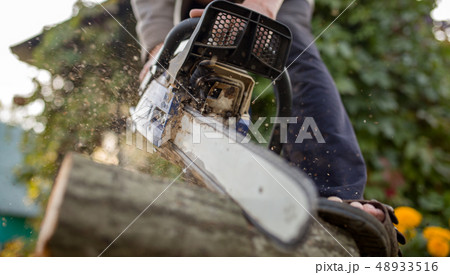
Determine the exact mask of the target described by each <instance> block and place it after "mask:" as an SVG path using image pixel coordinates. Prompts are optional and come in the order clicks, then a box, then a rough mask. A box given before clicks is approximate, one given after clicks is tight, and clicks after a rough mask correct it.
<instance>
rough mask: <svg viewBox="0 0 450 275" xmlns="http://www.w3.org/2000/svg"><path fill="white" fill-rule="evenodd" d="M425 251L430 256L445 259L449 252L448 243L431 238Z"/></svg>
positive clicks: (440, 239)
mask: <svg viewBox="0 0 450 275" xmlns="http://www.w3.org/2000/svg"><path fill="white" fill-rule="evenodd" d="M427 250H428V253H430V255H431V256H434V257H447V256H448V254H449V252H450V245H449V241H448V240H446V239H443V238H440V237H433V238H431V239H430V240H429V241H428V243H427Z"/></svg>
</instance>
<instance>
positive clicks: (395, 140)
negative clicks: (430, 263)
mask: <svg viewBox="0 0 450 275" xmlns="http://www.w3.org/2000/svg"><path fill="white" fill-rule="evenodd" d="M350 2H351V1H332V0H316V11H315V16H314V19H313V28H314V33H320V32H321V31H322V30H323V29H324V28H325V27H326V26H327V25H328V24H329V23H330V22H331V21H332V20H333V19H334V18H335V17H336V16H337V15H338V14H339V13H340V12H342V11H343V10H344V9H345V7H346V6H347V5H348V4H349V3H350ZM434 6H435V3H434V1H429V0H427V1H425V0H424V1H411V0H399V1H390V2H389V1H358V2H355V4H354V6H353V7H351V8H350V9H349V10H347V11H346V12H345V13H344V14H343V15H342V16H341V17H340V18H339V19H338V20H337V21H336V23H335V24H333V25H332V26H331V27H330V29H329V30H328V31H326V32H325V33H324V35H323V36H322V37H321V38H320V39H318V40H317V46H318V48H319V50H320V52H321V54H322V58H323V59H324V61H325V64H326V65H327V66H328V68H329V70H330V72H331V74H332V75H333V77H334V79H335V81H336V84H337V86H338V89H339V91H340V92H341V94H342V99H343V101H344V104H345V106H346V108H347V111H348V113H349V116H350V118H351V120H352V122H353V125H354V127H355V131H356V135H357V137H358V140H359V143H360V146H361V150H362V151H363V155H364V157H365V159H366V162H367V165H368V172H369V182H368V186H367V188H366V194H365V196H366V197H367V198H376V199H379V200H382V201H387V202H389V203H392V204H394V205H402V204H403V205H409V206H413V207H415V208H416V209H418V210H419V211H420V212H421V213H423V214H424V219H425V223H426V224H434V225H441V226H444V227H448V222H449V217H450V190H449V186H450V153H449V152H450V142H449V139H448V133H449V132H450V101H449V99H450V79H449V77H448V76H449V69H448V68H450V45H449V43H448V42H438V41H437V40H436V39H435V38H434V35H433V33H432V29H433V22H432V20H431V18H430V16H429V13H430V11H431V10H432V9H433V8H434ZM411 247H412V246H411ZM411 251H412V250H411ZM414 255H416V254H414Z"/></svg>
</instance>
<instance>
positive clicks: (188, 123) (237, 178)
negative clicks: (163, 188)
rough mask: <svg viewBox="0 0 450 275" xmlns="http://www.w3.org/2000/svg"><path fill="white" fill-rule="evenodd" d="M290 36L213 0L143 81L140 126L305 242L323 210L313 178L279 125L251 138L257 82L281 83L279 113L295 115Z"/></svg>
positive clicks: (275, 228)
mask: <svg viewBox="0 0 450 275" xmlns="http://www.w3.org/2000/svg"><path fill="white" fill-rule="evenodd" d="M290 44H291V33H290V31H289V29H288V28H287V27H286V26H284V25H282V24H281V23H279V22H277V21H274V20H272V19H270V18H268V17H266V16H263V15H261V14H259V13H257V12H254V11H252V10H249V9H246V8H244V7H242V6H239V5H236V4H233V3H230V2H227V1H213V2H212V3H210V4H209V5H208V6H207V8H206V9H205V11H204V13H203V15H202V17H201V18H191V19H187V20H184V21H182V22H181V23H180V24H178V25H176V26H175V27H174V28H173V29H172V30H171V32H170V33H169V34H168V36H167V38H166V40H165V42H164V45H163V47H162V49H161V50H160V52H159V54H158V56H157V57H156V58H155V59H154V60H155V61H154V62H153V66H152V67H151V68H150V70H149V72H148V74H147V75H146V76H145V79H144V80H143V82H142V83H141V86H140V88H139V89H140V90H139V92H140V95H141V99H140V101H139V103H138V105H137V106H136V108H134V110H133V111H132V114H131V118H132V121H133V125H134V128H135V130H136V131H137V132H139V133H140V134H142V135H143V136H144V137H145V138H146V139H147V140H148V141H149V142H151V143H152V144H153V145H154V147H155V148H156V150H157V151H160V152H161V153H162V155H163V156H165V157H166V158H168V159H170V160H171V161H174V162H177V163H182V164H183V166H185V167H187V168H189V170H190V171H191V172H192V173H191V174H192V175H194V177H195V178H196V180H197V182H199V183H201V184H203V185H205V186H207V187H208V188H210V189H211V190H214V191H217V192H221V193H224V194H226V195H227V196H229V197H231V198H232V199H233V200H234V201H235V202H236V203H237V204H238V205H239V206H240V207H241V208H242V210H243V213H244V214H245V216H246V218H247V219H248V220H249V221H250V222H251V223H252V224H253V225H254V226H255V227H256V228H257V229H259V230H260V231H261V232H262V233H263V234H265V235H266V236H267V237H269V238H270V239H271V240H273V241H275V242H276V243H277V244H280V245H282V246H283V247H288V248H289V247H296V246H297V245H298V244H299V242H300V241H301V240H302V238H303V237H304V236H305V234H306V233H307V231H308V228H309V225H310V223H311V219H312V215H314V213H315V209H316V202H317V193H316V190H315V188H314V184H313V183H312V181H311V180H310V179H309V177H308V176H306V175H305V174H304V173H302V172H301V171H300V170H298V169H297V168H294V167H291V166H289V164H288V163H287V162H286V161H285V160H284V159H282V158H281V157H280V153H281V150H282V143H281V142H280V125H277V124H276V125H275V126H274V128H273V130H272V136H271V139H270V142H269V148H270V149H268V148H264V147H262V146H258V145H256V144H252V143H251V142H248V140H249V139H248V133H247V132H248V127H249V126H250V125H251V122H250V115H249V109H250V105H251V97H252V91H253V88H254V86H255V81H254V79H253V78H252V77H251V75H250V73H252V74H257V75H260V76H262V77H264V78H268V79H271V80H276V82H275V84H274V86H275V87H274V88H275V89H274V91H275V94H276V99H277V116H278V117H289V116H290V115H291V105H292V102H291V84H290V80H289V77H288V74H287V73H286V70H285V63H286V60H287V57H288V52H289V49H290Z"/></svg>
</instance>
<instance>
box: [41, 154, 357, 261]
mask: <svg viewBox="0 0 450 275" xmlns="http://www.w3.org/2000/svg"><path fill="white" fill-rule="evenodd" d="M164 190H166V191H164ZM160 194H161V195H160ZM152 202H153V203H152ZM150 204H151V206H149V205H150ZM144 209H147V210H146V211H144ZM143 211H144V212H143ZM142 212H143V213H142ZM140 213H142V215H140ZM134 220H135V222H134V223H133V224H132V225H131V226H129V227H128V225H129V224H130V223H131V222H133V221H134ZM318 220H319V219H318ZM319 221H320V223H322V224H323V225H324V226H325V228H326V229H327V230H328V231H329V232H330V233H331V234H332V235H333V236H334V237H335V238H336V240H337V241H339V242H340V244H342V246H344V247H345V248H346V249H347V250H348V251H349V252H350V253H351V254H352V255H353V256H357V255H358V250H357V248H356V244H355V242H354V241H353V239H352V238H351V236H349V235H348V234H347V233H346V232H345V231H343V230H341V229H339V228H337V227H334V226H332V225H329V224H327V223H325V222H324V221H322V220H319ZM125 229H126V230H125ZM116 238H117V239H116ZM114 240H115V242H114V243H112V242H113V241H114ZM336 240H335V239H334V238H333V237H332V236H330V235H329V234H328V233H327V232H325V230H324V229H323V228H322V227H321V226H320V225H319V224H318V223H317V222H313V224H312V226H311V229H310V232H309V233H308V236H307V238H306V240H305V241H304V243H303V244H302V245H301V246H300V247H299V248H298V249H296V250H295V251H283V250H280V249H279V248H277V247H276V246H275V245H274V244H273V243H272V242H271V241H269V240H268V239H266V238H265V237H264V236H263V235H262V234H261V233H259V232H258V231H257V230H256V229H255V228H254V227H252V226H251V225H249V224H248V222H247V220H246V219H245V218H244V216H243V215H242V212H241V210H240V208H239V207H238V206H237V205H236V204H235V203H234V202H233V201H232V200H230V199H229V198H227V197H225V196H222V195H219V194H215V193H212V192H210V191H208V190H206V189H204V188H201V187H196V186H191V185H187V184H184V183H182V182H174V183H173V184H171V182H170V181H167V180H162V179H157V178H154V177H152V176H150V175H145V174H141V173H137V172H133V171H128V170H124V169H122V168H120V167H117V166H107V165H103V164H98V163H94V162H93V161H91V160H90V159H88V158H86V157H83V156H81V155H76V154H70V155H68V156H66V158H65V160H64V162H63V164H62V166H61V168H60V171H59V174H58V177H57V179H56V181H55V184H54V187H53V191H52V194H51V196H50V200H49V203H48V207H47V211H46V214H45V218H44V221H43V223H42V227H41V232H40V235H39V239H38V243H37V249H36V251H37V252H36V253H37V255H41V256H98V255H100V254H101V253H102V252H103V251H104V250H105V249H106V248H107V247H108V246H109V245H110V244H111V243H112V244H111V245H110V246H109V247H108V249H106V250H105V251H104V253H103V254H102V256H349V255H348V253H347V252H346V251H345V250H344V249H343V248H342V247H341V245H340V244H338V243H337V241H336Z"/></svg>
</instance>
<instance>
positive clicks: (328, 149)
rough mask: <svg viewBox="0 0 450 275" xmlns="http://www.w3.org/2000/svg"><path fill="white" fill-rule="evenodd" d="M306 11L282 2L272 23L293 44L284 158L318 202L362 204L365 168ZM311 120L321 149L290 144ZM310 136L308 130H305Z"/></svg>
mask: <svg viewBox="0 0 450 275" xmlns="http://www.w3.org/2000/svg"><path fill="white" fill-rule="evenodd" d="M311 16H312V7H311V6H310V4H309V3H308V1H307V0H285V1H284V3H283V5H282V7H281V9H280V11H279V13H278V17H277V19H278V20H279V21H280V22H282V23H284V24H286V25H287V26H288V27H289V28H290V29H291V31H292V35H293V43H292V48H291V52H290V56H289V59H288V65H290V64H291V63H292V65H290V66H289V69H288V71H289V75H290V77H291V82H292V90H293V108H292V109H293V114H292V116H293V117H298V122H297V124H291V125H289V128H288V129H289V134H288V144H285V145H284V148H285V149H284V152H283V153H284V155H285V157H286V158H287V160H288V161H290V162H291V163H292V164H294V165H296V166H298V167H299V168H300V169H302V170H303V171H304V172H305V173H307V174H308V175H309V176H310V177H311V178H312V179H313V180H314V182H315V183H316V185H317V187H318V190H319V193H320V195H321V196H324V197H329V196H338V197H340V198H342V199H360V198H362V195H363V191H364V186H365V183H366V179H367V175H366V166H365V163H364V159H363V157H362V154H361V151H360V149H359V146H358V143H357V140H356V136H355V133H354V130H353V127H352V125H351V123H350V120H349V118H348V115H347V113H346V111H345V109H344V106H343V104H342V101H341V98H340V96H339V93H338V91H337V89H336V86H335V84H334V81H333V79H332V77H331V75H330V73H329V72H328V70H327V68H326V67H325V65H324V64H323V62H322V60H321V58H320V55H319V52H318V50H317V48H316V47H315V45H311V46H310V44H311V43H312V41H313V39H314V37H313V36H312V34H311V30H310V20H311ZM307 117H311V118H313V119H314V121H315V122H316V124H317V127H318V129H319V130H320V132H321V133H322V135H323V138H324V140H325V143H318V142H317V139H315V138H314V135H312V137H313V139H305V140H303V142H302V143H295V141H296V139H297V135H298V134H299V133H300V130H301V127H302V124H303V121H304V120H305V118H307ZM306 130H307V131H309V132H311V131H312V129H311V128H310V129H306Z"/></svg>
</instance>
